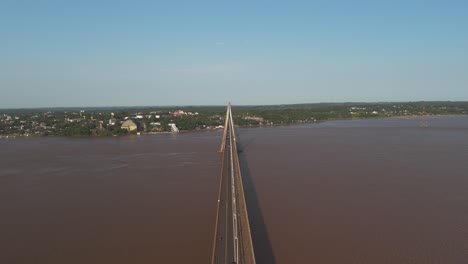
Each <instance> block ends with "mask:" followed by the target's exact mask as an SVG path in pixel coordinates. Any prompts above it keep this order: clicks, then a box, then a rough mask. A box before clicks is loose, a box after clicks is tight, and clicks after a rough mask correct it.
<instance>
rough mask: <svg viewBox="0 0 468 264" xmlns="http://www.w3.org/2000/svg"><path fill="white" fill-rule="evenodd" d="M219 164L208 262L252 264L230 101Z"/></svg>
mask: <svg viewBox="0 0 468 264" xmlns="http://www.w3.org/2000/svg"><path fill="white" fill-rule="evenodd" d="M221 151H222V155H223V161H222V162H223V163H222V164H223V165H222V169H221V177H220V183H219V196H218V210H217V216H216V228H215V236H214V244H213V257H212V264H221V263H222V264H234V263H235V264H254V263H255V255H254V250H253V245H252V237H251V233H250V225H249V218H248V215H247V207H246V203H245V197H244V188H243V185H242V177H241V172H240V165H239V156H238V152H237V143H236V135H235V131H234V122H233V120H232V112H231V104H228V107H227V111H226V123H225V126H224V134H223V139H222V143H221Z"/></svg>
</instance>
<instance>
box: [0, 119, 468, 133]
mask: <svg viewBox="0 0 468 264" xmlns="http://www.w3.org/2000/svg"><path fill="white" fill-rule="evenodd" d="M451 116H468V114H448V115H443V114H438V115H408V116H378V117H355V118H329V119H326V120H317V121H314V122H295V123H287V124H266V125H241V126H236V127H238V128H261V127H279V126H295V125H306V124H317V123H324V122H328V121H340V120H342V121H345V120H368V119H416V118H422V117H451ZM218 130H222V128H210V129H193V130H182V131H179V132H167V131H164V132H140V134H139V135H137V134H129V135H113V136H91V135H90V136H57V135H53V136H45V135H30V136H22V135H20V136H18V135H0V139H14V138H46V137H49V138H111V137H119V138H125V137H137V136H148V135H176V134H188V133H196V132H214V131H218Z"/></svg>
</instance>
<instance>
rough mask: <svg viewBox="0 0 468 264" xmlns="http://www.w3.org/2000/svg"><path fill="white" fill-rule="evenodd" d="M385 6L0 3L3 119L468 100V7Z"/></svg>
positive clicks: (453, 4) (431, 4) (369, 3)
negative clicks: (25, 114) (77, 110)
mask: <svg viewBox="0 0 468 264" xmlns="http://www.w3.org/2000/svg"><path fill="white" fill-rule="evenodd" d="M332 2H333V3H332ZM378 2H379V3H377V1H294V3H290V2H288V3H287V2H282V3H272V2H269V1H256V2H253V1H186V2H179V3H176V1H165V2H164V3H163V2H162V1H87V0H83V1H52V0H44V1H13V0H6V1H2V2H1V3H0V109H4V108H32V107H100V106H139V105H141V106H143V105H144V106H166V105H223V104H225V103H226V102H227V101H231V102H232V103H233V104H235V105H266V104H268V105H271V104H295V103H318V102H388V101H399V102H403V101H468V74H467V69H468V30H467V28H468V17H467V16H466V10H468V2H467V1H387V2H386V3H382V2H381V1H378Z"/></svg>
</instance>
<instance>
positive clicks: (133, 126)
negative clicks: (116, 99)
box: [120, 119, 137, 131]
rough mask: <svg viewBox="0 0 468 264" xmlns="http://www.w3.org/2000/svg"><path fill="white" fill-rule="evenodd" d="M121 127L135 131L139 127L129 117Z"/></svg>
mask: <svg viewBox="0 0 468 264" xmlns="http://www.w3.org/2000/svg"><path fill="white" fill-rule="evenodd" d="M120 128H122V129H127V130H128V131H134V130H136V129H137V125H136V124H135V122H133V121H132V120H131V119H128V120H126V121H125V122H123V124H122V126H120Z"/></svg>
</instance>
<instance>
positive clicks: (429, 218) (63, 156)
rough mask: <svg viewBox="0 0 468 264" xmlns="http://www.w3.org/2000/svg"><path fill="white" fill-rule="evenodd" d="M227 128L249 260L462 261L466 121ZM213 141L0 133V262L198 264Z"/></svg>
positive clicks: (203, 250)
mask: <svg viewBox="0 0 468 264" xmlns="http://www.w3.org/2000/svg"><path fill="white" fill-rule="evenodd" d="M234 110H235V109H234ZM421 125H424V126H426V125H427V127H420V126H421ZM237 132H238V137H239V142H240V149H241V150H242V152H241V153H240V160H241V167H242V172H243V178H244V184H245V191H246V199H247V203H248V209H249V217H250V220H251V227H252V237H253V242H254V246H255V250H256V251H255V253H256V255H257V259H258V262H257V263H274V264H280V263H281V264H286V263H318V264H322V263H323V264H328V263H330V264H335V263H336V264H343V263H363V264H364V263H365V264H367V263H369V264H371V263H372V264H374V263H384V264H385V263H408V264H410V263H411V264H420V263H421V264H422V263H441V264H442V263H444V264H445V263H449V264H451V263H454V264H458V263H460V264H463V263H468V117H466V116H462V117H430V118H428V119H421V118H413V119H376V120H349V121H330V122H324V123H318V124H309V125H301V126H287V127H265V128H251V129H248V128H242V129H238V131H237ZM220 140H221V131H211V132H199V133H185V134H177V135H171V134H165V135H144V136H140V137H112V138H17V139H0V263H8V264H10V263H13V264H14V263H25V264H26V263H27V264H29V263H50V264H56V263H57V264H58V263H60V264H62V263H71V264H73V263H100V264H101V263H113V264H115V263H142V264H143V263H196V264H198V263H200V264H202V263H210V259H211V251H212V242H213V241H212V240H213V232H214V224H215V216H216V203H217V192H218V180H219V173H220V170H221V167H220V166H221V157H220V153H218V152H217V151H218V149H219V146H220Z"/></svg>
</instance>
